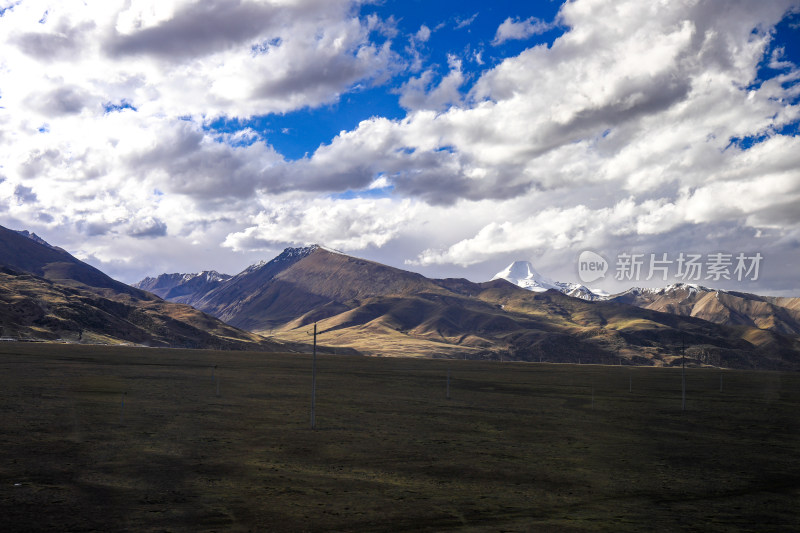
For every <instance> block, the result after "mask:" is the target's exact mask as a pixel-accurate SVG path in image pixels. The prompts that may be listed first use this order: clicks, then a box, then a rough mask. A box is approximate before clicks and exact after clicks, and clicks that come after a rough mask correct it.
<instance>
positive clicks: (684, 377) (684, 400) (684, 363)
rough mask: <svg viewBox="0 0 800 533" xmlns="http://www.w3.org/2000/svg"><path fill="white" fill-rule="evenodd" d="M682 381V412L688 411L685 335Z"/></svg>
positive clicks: (682, 347)
mask: <svg viewBox="0 0 800 533" xmlns="http://www.w3.org/2000/svg"><path fill="white" fill-rule="evenodd" d="M681 367H682V370H681V381H682V383H683V401H682V402H681V411H685V410H686V345H685V343H684V338H683V335H681Z"/></svg>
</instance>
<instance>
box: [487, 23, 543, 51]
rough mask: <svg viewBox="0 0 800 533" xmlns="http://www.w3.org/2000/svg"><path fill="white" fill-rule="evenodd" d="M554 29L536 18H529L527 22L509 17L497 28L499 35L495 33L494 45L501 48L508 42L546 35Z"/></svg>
mask: <svg viewBox="0 0 800 533" xmlns="http://www.w3.org/2000/svg"><path fill="white" fill-rule="evenodd" d="M552 27H553V25H552V24H550V23H547V22H545V21H543V20H539V19H538V18H536V17H528V18H526V19H525V20H520V19H519V18H515V19H512V18H511V17H508V18H507V19H506V20H504V21H503V23H502V24H500V26H499V27H498V28H497V33H495V36H494V39H492V45H493V46H499V45H501V44H503V43H504V42H506V41H511V40H524V39H527V38H529V37H532V36H534V35H538V34H540V33H544V32H546V31H548V30H550V29H551V28H552Z"/></svg>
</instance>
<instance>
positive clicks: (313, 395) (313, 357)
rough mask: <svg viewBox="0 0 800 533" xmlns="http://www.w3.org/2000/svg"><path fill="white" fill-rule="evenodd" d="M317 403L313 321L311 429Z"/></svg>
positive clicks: (315, 343) (314, 427)
mask: <svg viewBox="0 0 800 533" xmlns="http://www.w3.org/2000/svg"><path fill="white" fill-rule="evenodd" d="M316 404H317V323H316V322H314V349H313V352H312V356H311V429H316V428H317V423H316V419H315V414H316V413H315V409H316Z"/></svg>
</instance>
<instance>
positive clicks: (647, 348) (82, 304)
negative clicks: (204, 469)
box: [0, 227, 800, 370]
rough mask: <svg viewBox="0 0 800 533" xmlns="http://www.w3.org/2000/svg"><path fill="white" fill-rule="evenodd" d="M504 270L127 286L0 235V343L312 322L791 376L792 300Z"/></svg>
mask: <svg viewBox="0 0 800 533" xmlns="http://www.w3.org/2000/svg"><path fill="white" fill-rule="evenodd" d="M506 271H507V272H506ZM506 271H504V272H505V274H506V275H505V276H503V275H498V276H496V279H494V280H491V281H488V282H484V283H474V282H471V281H468V280H466V279H429V278H426V277H425V276H422V275H420V274H416V273H412V272H408V271H405V270H401V269H397V268H394V267H390V266H387V265H382V264H379V263H376V262H373V261H368V260H365V259H360V258H357V257H352V256H349V255H345V254H342V253H340V252H336V251H333V250H329V249H326V248H324V247H321V246H317V245H314V246H309V247H305V248H287V249H286V250H284V252H283V253H281V254H280V255H278V256H277V257H275V258H274V259H272V260H270V261H262V262H260V263H258V264H255V265H252V266H250V267H248V268H246V269H245V270H243V271H242V272H240V273H239V274H236V275H234V276H229V275H225V274H220V273H217V272H214V271H206V272H201V273H199V274H190V275H186V274H165V275H162V276H158V277H156V278H147V279H145V280H142V282H140V283H139V284H137V285H138V286H135V287H132V286H128V285H125V284H124V283H121V282H119V281H116V280H113V279H112V278H110V277H108V276H107V275H106V274H104V273H103V272H101V271H99V270H97V269H96V268H94V267H92V266H90V265H88V264H86V263H84V262H82V261H80V260H78V259H76V258H75V257H73V256H71V255H70V254H69V253H67V252H66V251H64V250H63V249H61V248H58V247H55V246H52V245H50V244H48V243H46V242H45V241H43V240H42V239H40V238H38V237H37V236H35V235H34V234H31V233H27V232H15V231H11V230H8V229H6V228H3V227H0V328H2V330H1V331H0V337H4V338H14V339H30V340H33V339H37V340H58V339H61V340H67V341H73V342H95V343H98V342H99V343H133V344H140V345H151V346H173V347H192V348H223V349H255V350H265V351H292V350H295V351H296V350H307V349H308V342H309V340H310V339H309V333H310V331H311V325H312V324H314V323H316V324H317V326H318V331H319V343H320V345H327V346H337V347H339V348H337V349H343V350H346V351H349V352H350V353H363V354H368V355H376V356H422V357H451V358H452V357H459V358H471V359H503V360H523V361H539V360H541V361H551V362H586V363H590V362H591V363H606V364H655V365H675V364H679V362H680V361H681V360H682V358H683V356H684V355H685V358H686V359H687V360H688V362H689V364H695V365H697V364H714V365H722V366H728V367H736V368H768V369H793V370H800V337H799V336H798V332H800V320H799V318H800V299H797V298H774V297H762V296H757V295H751V294H746V293H737V292H730V291H728V292H726V291H718V290H714V289H708V288H705V287H700V286H693V285H674V286H670V287H667V288H664V289H658V290H653V289H631V290H629V291H626V292H624V293H621V294H618V295H613V296H609V297H605V296H603V297H602V298H593V299H589V298H584V296H586V295H585V294H584V293H583V292H582V290H581V287H579V286H570V285H569V284H559V283H557V282H551V281H550V280H547V279H546V278H543V277H542V276H540V275H538V273H537V272H535V270H534V269H533V267H532V265H529V264H524V263H519V264H517V263H515V264H512V265H511V266H510V267H509V268H508V269H506ZM500 274H503V273H502V272H501V273H500ZM508 277H512V278H513V279H515V280H516V281H517V282H520V281H525V280H527V281H528V282H529V283H528V284H529V287H528V289H531V288H532V289H534V290H528V289H524V288H522V287H520V286H518V285H516V284H514V283H510V282H509V281H507V279H505V278H508ZM545 284H550V285H552V286H551V287H548V286H545ZM145 289H147V290H145ZM587 290H588V289H587ZM576 291H577V292H576ZM570 292H573V293H574V294H576V295H577V296H578V297H573V296H570V295H569V293H570ZM595 296H597V295H595ZM265 336H268V338H266V337H265Z"/></svg>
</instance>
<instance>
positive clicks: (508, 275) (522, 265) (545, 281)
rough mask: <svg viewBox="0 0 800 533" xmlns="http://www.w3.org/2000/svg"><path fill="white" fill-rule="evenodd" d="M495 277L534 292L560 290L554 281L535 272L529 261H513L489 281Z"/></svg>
mask: <svg viewBox="0 0 800 533" xmlns="http://www.w3.org/2000/svg"><path fill="white" fill-rule="evenodd" d="M496 279H504V280H506V281H509V282H511V283H513V284H514V285H519V286H520V287H522V288H523V289H528V290H529V291H534V292H544V291H546V290H550V289H555V290H557V291H560V290H561V287H559V286H558V285H556V282H555V281H552V280H551V279H549V278H546V277H544V276H542V275H541V274H540V273H539V272H537V271H536V269H535V268H533V265H532V264H531V263H530V261H514V262H513V263H511V264H510V265H508V266H507V267H506V268H505V270H501V271H500V272H498V273H497V274H495V276H494V277H493V278H492V279H491V281H494V280H496Z"/></svg>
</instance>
